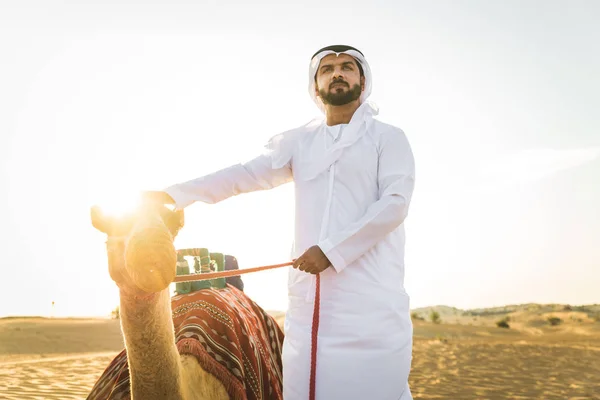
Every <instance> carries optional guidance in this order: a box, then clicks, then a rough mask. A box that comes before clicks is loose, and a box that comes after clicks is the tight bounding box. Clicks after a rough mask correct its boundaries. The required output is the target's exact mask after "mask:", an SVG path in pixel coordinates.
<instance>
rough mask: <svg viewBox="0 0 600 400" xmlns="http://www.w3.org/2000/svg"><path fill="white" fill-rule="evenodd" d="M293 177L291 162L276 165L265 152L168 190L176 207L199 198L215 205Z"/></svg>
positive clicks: (182, 206) (282, 182) (186, 204)
mask: <svg viewBox="0 0 600 400" xmlns="http://www.w3.org/2000/svg"><path fill="white" fill-rule="evenodd" d="M291 180H292V169H291V162H289V161H288V162H287V163H285V164H284V165H282V166H280V167H279V168H274V166H273V162H272V157H271V155H270V154H263V155H261V156H258V157H256V158H254V159H252V160H251V161H248V162H246V163H243V164H236V165H233V166H231V167H228V168H225V169H222V170H220V171H217V172H215V173H212V174H209V175H206V176H203V177H200V178H196V179H192V180H190V181H187V182H183V183H179V184H176V185H173V186H170V187H168V188H166V189H164V191H165V192H167V193H168V194H169V195H170V196H171V197H172V198H173V200H175V206H176V207H177V208H180V209H182V208H185V207H187V206H189V205H191V204H193V203H195V202H197V201H200V202H203V203H209V204H214V203H218V202H220V201H222V200H225V199H227V198H229V197H232V196H236V195H238V194H241V193H248V192H254V191H258V190H267V189H272V188H275V187H277V186H279V185H282V184H284V183H287V182H290V181H291Z"/></svg>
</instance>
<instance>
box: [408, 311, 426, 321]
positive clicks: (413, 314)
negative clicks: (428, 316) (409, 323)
mask: <svg viewBox="0 0 600 400" xmlns="http://www.w3.org/2000/svg"><path fill="white" fill-rule="evenodd" d="M410 318H411V319H412V320H415V321H424V320H425V318H423V317H421V316H420V315H419V313H417V312H413V313H412V314H410Z"/></svg>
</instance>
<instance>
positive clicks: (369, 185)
mask: <svg viewBox="0 0 600 400" xmlns="http://www.w3.org/2000/svg"><path fill="white" fill-rule="evenodd" d="M373 114H376V110H374V109H373V108H372V106H371V105H370V103H364V104H362V105H361V106H360V107H359V109H358V110H357V112H355V114H354V117H353V118H352V120H351V121H350V124H344V125H337V126H332V127H329V126H327V125H326V124H325V123H324V122H323V121H321V122H319V123H317V122H312V123H309V124H307V125H305V126H303V127H300V128H298V129H295V130H292V131H288V132H285V133H283V134H281V135H279V136H276V137H275V138H273V139H272V140H271V142H270V144H269V149H270V152H269V153H267V154H263V155H261V156H259V157H257V158H255V159H253V160H252V161H249V162H247V163H244V164H238V165H235V166H232V167H230V168H226V169H224V170H221V171H219V172H216V173H214V174H211V175H207V176H205V177H201V178H198V179H194V180H192V181H189V182H185V183H182V184H178V185H174V186H171V187H169V188H167V189H166V192H167V193H169V194H170V195H171V196H172V197H173V199H174V200H175V201H176V204H177V207H179V208H183V207H186V206H187V205H189V204H191V203H193V202H195V201H202V202H205V203H216V202H218V201H221V200H224V199H226V198H228V197H231V196H234V195H237V194H240V193H246V192H251V191H256V190H264V189H270V188H273V187H276V186H278V185H281V184H284V183H287V182H290V181H292V180H293V181H294V182H295V193H296V216H295V242H294V251H293V253H294V254H293V255H292V256H293V257H294V258H297V257H299V256H300V255H302V253H303V252H304V251H305V250H306V249H308V248H309V247H311V246H313V245H315V244H318V245H319V246H320V247H321V249H322V250H323V252H324V253H325V254H326V255H327V257H328V258H329V260H330V261H331V263H332V267H330V268H328V269H326V270H325V271H324V272H322V273H321V308H320V325H319V336H318V337H319V339H318V340H319V341H318V350H317V371H316V398H317V400H337V399H346V400H352V399H372V400H400V399H401V400H407V399H412V396H411V394H410V389H409V388H408V375H409V371H410V366H411V359H412V333H413V328H412V322H411V319H410V312H409V297H408V295H407V293H406V292H405V290H404V242H405V236H404V226H403V222H404V219H405V217H406V215H407V212H408V207H409V203H410V199H411V196H412V192H413V187H414V175H415V172H414V160H413V155H412V151H411V149H410V146H409V143H408V141H407V139H406V136H405V135H404V133H403V132H402V131H401V130H400V129H398V128H396V127H393V126H391V125H387V124H384V123H382V122H380V121H378V120H376V119H374V118H372V115H373ZM288 291H289V308H288V311H287V314H286V319H285V340H284V346H283V372H284V399H285V400H307V399H308V393H309V374H310V350H311V326H312V315H313V307H314V296H315V276H314V275H310V274H307V273H304V272H301V271H298V270H295V269H293V268H290V271H289V282H288Z"/></svg>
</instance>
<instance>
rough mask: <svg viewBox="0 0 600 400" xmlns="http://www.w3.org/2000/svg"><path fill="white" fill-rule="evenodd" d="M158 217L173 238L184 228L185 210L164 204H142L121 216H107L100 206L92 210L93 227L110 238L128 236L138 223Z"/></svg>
mask: <svg viewBox="0 0 600 400" xmlns="http://www.w3.org/2000/svg"><path fill="white" fill-rule="evenodd" d="M156 215H159V216H160V217H161V219H162V221H163V223H164V224H165V225H166V227H167V228H168V229H169V231H170V232H171V235H172V236H173V237H175V236H177V234H178V233H179V231H180V230H181V228H183V225H184V215H183V210H172V209H170V208H168V207H167V206H165V205H163V204H158V203H151V202H145V203H141V204H140V205H139V206H138V207H136V208H135V209H134V210H132V211H130V212H127V213H125V214H122V215H119V216H114V215H110V214H107V213H106V212H105V211H104V210H103V209H102V208H101V207H98V206H94V207H92V209H91V218H92V225H93V226H94V228H96V229H98V230H99V231H100V232H103V233H106V234H107V235H108V236H127V235H129V233H130V232H131V230H132V229H133V227H134V226H135V224H136V223H137V222H139V221H141V220H143V219H144V218H149V217H155V216H156Z"/></svg>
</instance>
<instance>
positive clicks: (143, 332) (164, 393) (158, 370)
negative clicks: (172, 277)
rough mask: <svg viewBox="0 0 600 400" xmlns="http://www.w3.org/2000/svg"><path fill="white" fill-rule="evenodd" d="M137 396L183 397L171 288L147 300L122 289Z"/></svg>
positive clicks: (123, 323) (134, 394)
mask: <svg viewBox="0 0 600 400" xmlns="http://www.w3.org/2000/svg"><path fill="white" fill-rule="evenodd" d="M120 313H121V327H122V329H123V335H124V337H125V345H126V348H127V358H128V360H129V372H130V376H131V393H132V398H133V399H182V398H183V395H182V393H181V361H180V358H179V353H178V351H177V347H176V346H175V339H174V332H173V322H172V319H171V299H170V296H169V291H168V289H165V290H162V291H161V292H158V293H156V294H155V295H153V296H152V297H150V298H147V299H136V298H134V297H132V296H128V295H126V294H124V293H123V292H121V305H120Z"/></svg>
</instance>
